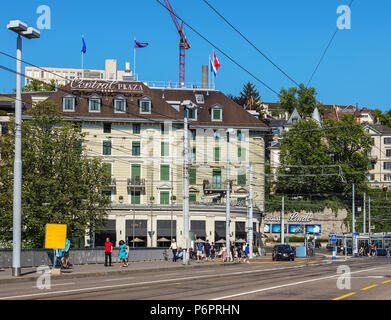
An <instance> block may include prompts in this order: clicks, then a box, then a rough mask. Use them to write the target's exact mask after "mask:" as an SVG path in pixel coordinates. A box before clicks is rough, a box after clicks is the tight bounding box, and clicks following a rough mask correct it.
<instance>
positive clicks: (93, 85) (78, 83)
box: [71, 79, 143, 93]
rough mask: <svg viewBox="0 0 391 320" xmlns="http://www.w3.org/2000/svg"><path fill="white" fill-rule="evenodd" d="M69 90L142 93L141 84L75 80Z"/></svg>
mask: <svg viewBox="0 0 391 320" xmlns="http://www.w3.org/2000/svg"><path fill="white" fill-rule="evenodd" d="M71 88H72V89H75V90H96V91H99V90H101V91H123V92H136V93H142V92H143V87H142V85H141V83H132V82H130V83H126V82H118V81H90V80H89V81H87V80H80V79H75V80H72V81H71Z"/></svg>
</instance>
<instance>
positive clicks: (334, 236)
mask: <svg viewBox="0 0 391 320" xmlns="http://www.w3.org/2000/svg"><path fill="white" fill-rule="evenodd" d="M330 241H331V242H337V235H336V234H332V235H331V236H330Z"/></svg>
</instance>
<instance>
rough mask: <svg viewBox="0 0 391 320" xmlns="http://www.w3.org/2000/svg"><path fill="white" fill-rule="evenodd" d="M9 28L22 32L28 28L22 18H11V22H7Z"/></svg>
mask: <svg viewBox="0 0 391 320" xmlns="http://www.w3.org/2000/svg"><path fill="white" fill-rule="evenodd" d="M7 29H9V30H11V31H14V32H16V33H18V34H20V33H21V32H23V31H26V30H27V24H25V23H24V22H22V21H20V20H11V21H10V23H9V24H7Z"/></svg>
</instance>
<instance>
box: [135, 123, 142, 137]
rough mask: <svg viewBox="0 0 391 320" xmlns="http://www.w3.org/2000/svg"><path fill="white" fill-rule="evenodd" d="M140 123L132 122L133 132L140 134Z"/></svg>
mask: <svg viewBox="0 0 391 320" xmlns="http://www.w3.org/2000/svg"><path fill="white" fill-rule="evenodd" d="M140 129H141V124H139V123H133V134H140Z"/></svg>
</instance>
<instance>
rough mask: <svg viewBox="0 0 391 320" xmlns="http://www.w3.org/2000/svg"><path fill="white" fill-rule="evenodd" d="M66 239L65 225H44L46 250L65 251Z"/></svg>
mask: <svg viewBox="0 0 391 320" xmlns="http://www.w3.org/2000/svg"><path fill="white" fill-rule="evenodd" d="M66 239H67V225H66V224H54V223H48V224H46V232H45V248H46V249H65V241H66Z"/></svg>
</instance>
